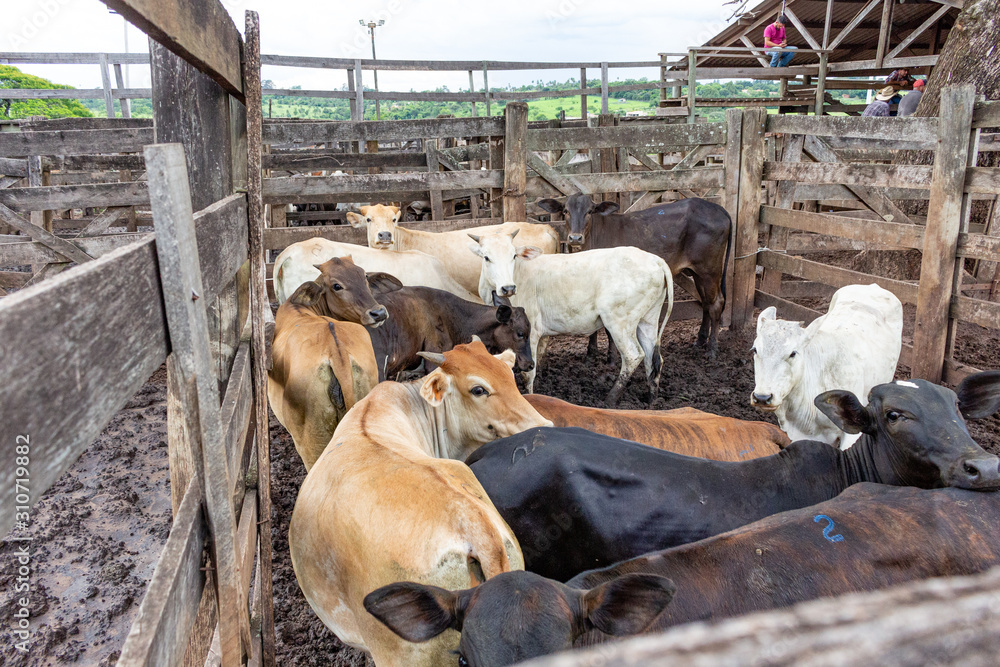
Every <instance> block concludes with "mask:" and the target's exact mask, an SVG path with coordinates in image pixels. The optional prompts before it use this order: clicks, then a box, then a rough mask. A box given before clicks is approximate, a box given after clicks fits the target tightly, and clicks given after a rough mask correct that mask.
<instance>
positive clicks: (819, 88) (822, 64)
mask: <svg viewBox="0 0 1000 667" xmlns="http://www.w3.org/2000/svg"><path fill="white" fill-rule="evenodd" d="M828 57H829V54H827V53H821V54H819V76H818V77H816V105H815V107H814V108H815V110H814V112H813V113H814V114H815V115H817V116H822V115H823V102H824V98H825V97H826V61H827V58H828Z"/></svg>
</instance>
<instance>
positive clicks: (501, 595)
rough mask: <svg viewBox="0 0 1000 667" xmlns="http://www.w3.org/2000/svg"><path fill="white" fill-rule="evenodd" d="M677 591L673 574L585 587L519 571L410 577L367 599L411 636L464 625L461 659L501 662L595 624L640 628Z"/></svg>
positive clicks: (557, 645)
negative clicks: (451, 584) (446, 578)
mask: <svg viewBox="0 0 1000 667" xmlns="http://www.w3.org/2000/svg"><path fill="white" fill-rule="evenodd" d="M673 595H674V585H673V582H671V581H670V580H669V579H665V578H663V577H658V576H654V575H648V574H635V575H627V576H624V577H619V578H617V579H616V580H614V581H612V582H609V583H607V584H605V585H603V586H598V587H596V588H594V589H593V590H589V591H581V590H575V589H571V588H569V587H567V586H565V585H564V584H560V583H559V582H557V581H552V580H551V579H546V578H544V577H540V576H538V575H537V574H532V573H531V572H522V571H518V572H503V573H501V574H498V575H497V576H495V577H493V578H492V579H489V580H487V581H486V582H485V583H483V584H480V585H479V586H477V587H476V588H470V589H467V590H464V591H455V592H452V591H448V590H445V589H443V588H438V587H436V586H426V585H424V584H417V583H413V582H408V581H407V582H402V583H397V584H389V585H388V586H383V587H382V588H379V589H377V590H375V591H373V592H371V593H369V594H368V595H367V596H366V597H365V601H364V603H365V609H367V610H368V613H370V614H372V615H373V616H374V617H375V618H377V619H378V620H380V621H381V622H382V623H384V624H385V625H386V627H388V628H389V629H390V630H392V631H393V632H395V633H396V634H397V635H399V636H400V637H402V638H403V639H405V640H407V641H411V642H424V641H427V640H429V639H433V638H434V637H437V636H438V635H439V634H441V633H442V632H444V631H445V630H447V629H449V628H452V629H454V630H458V631H459V632H461V633H462V637H461V639H460V640H459V644H458V664H459V667H501V666H503V665H513V664H515V663H518V662H521V661H523V660H529V659H531V658H536V657H538V656H541V655H546V654H548V653H554V652H555V651H560V650H562V649H566V648H570V647H571V646H572V645H573V642H574V640H576V639H577V638H578V637H580V635H582V634H583V633H584V632H587V631H589V630H600V632H602V633H605V634H607V635H613V636H622V635H633V634H636V633H639V632H642V631H643V630H645V629H646V628H647V627H648V626H649V624H650V623H651V622H652V621H653V620H654V619H655V618H657V616H658V615H659V614H660V612H661V611H662V610H663V608H664V607H666V606H667V604H669V602H670V599H671V598H672V597H673Z"/></svg>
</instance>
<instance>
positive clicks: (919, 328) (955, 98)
mask: <svg viewBox="0 0 1000 667" xmlns="http://www.w3.org/2000/svg"><path fill="white" fill-rule="evenodd" d="M975 99H976V89H975V86H972V85H961V86H945V87H944V88H943V89H942V90H941V113H940V116H939V118H938V148H937V155H936V157H935V160H934V171H933V175H932V177H931V192H930V201H929V203H928V205H927V229H926V231H925V232H924V250H923V259H922V261H921V263H920V286H919V288H918V292H917V317H916V328H915V329H914V332H913V366H912V368H911V369H910V370H911V374H912V375H913V377H918V378H923V379H924V380H928V381H930V382H940V381H941V373H942V370H943V368H944V357H945V351H946V347H947V342H948V311H949V309H950V307H951V297H952V285H953V281H954V275H955V250H956V249H957V247H958V233H959V231H960V229H961V223H962V196H963V194H962V191H963V190H964V188H965V173H966V166H967V162H968V159H969V133H970V132H971V130H972V108H973V105H974V103H975Z"/></svg>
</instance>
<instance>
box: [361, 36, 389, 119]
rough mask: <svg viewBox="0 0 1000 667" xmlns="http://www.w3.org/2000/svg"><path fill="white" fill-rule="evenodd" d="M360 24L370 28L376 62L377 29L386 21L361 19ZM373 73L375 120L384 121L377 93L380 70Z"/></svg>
mask: <svg viewBox="0 0 1000 667" xmlns="http://www.w3.org/2000/svg"><path fill="white" fill-rule="evenodd" d="M358 23H360V24H361V25H363V26H368V32H369V33H371V36H372V60H376V57H375V28H379V27H381V26H382V25H384V24H385V19H380V20H378V21H377V22H376V21H365V20H364V19H361V20H359V21H358ZM372 73H373V74H374V75H375V93H376V97H375V120H382V108H381V106H380V105H379V99H378V96H377V93H378V70H377V69H376V70H372ZM362 120H364V119H363V118H362Z"/></svg>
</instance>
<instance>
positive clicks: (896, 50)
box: [886, 5, 951, 60]
mask: <svg viewBox="0 0 1000 667" xmlns="http://www.w3.org/2000/svg"><path fill="white" fill-rule="evenodd" d="M949 11H951V5H943V6H942V7H941V8H940V9H938V10H937V11H936V12H934V13H933V14H931V15H930V18H928V19H927V20H926V21H924V22H923V23H921V24H920V25H919V26H917V28H916V29H915V30H914V31H913V32H911V33H910V34H909V35H907V36H906V38H905V39H903V41H902V42H900V43H899V46H897V47H896V48H894V49H893V50H892V51H890V52H889V55H887V56H886V59H887V60H891V59H892V58H895V57H896V56H898V55H899V54H900V52H902V50H903V49H905V48H906V47H908V46H909V45H910V43H911V42H912V41H913V40H915V39H916V38H917V37H919V36H920V35H921V34H922V33H923V32H924V31H926V30H927V29H928V28H930V27H931V26H932V25H934V24H935V23H936V22H937V21H938V19H940V18H941V17H942V16H944V15H945V14H947V13H948V12H949Z"/></svg>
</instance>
